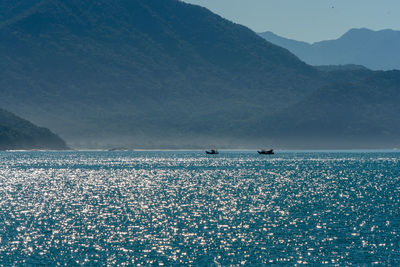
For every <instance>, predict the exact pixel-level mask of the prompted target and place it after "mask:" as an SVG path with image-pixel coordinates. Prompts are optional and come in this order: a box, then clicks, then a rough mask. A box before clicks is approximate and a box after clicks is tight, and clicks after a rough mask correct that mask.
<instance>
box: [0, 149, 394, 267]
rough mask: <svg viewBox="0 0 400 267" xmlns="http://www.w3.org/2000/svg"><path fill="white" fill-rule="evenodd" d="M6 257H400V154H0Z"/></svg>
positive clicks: (85, 260) (0, 219) (113, 261)
mask: <svg viewBox="0 0 400 267" xmlns="http://www.w3.org/2000/svg"><path fill="white" fill-rule="evenodd" d="M0 158H1V163H0V230H1V232H2V235H1V236H0V262H1V263H2V264H3V265H13V264H15V265H25V264H27V265H37V264H45V265H53V264H55V263H59V264H66V265H89V266H92V265H103V264H104V265H106V264H109V265H133V264H135V265H136V264H140V265H150V264H156V265H162V264H165V265H171V264H172V265H176V264H183V265H187V264H194V265H210V264H211V265H213V264H214V265H219V264H220V265H230V264H234V265H261V264H285V263H288V264H296V263H297V264H306V263H309V264H334V265H335V264H337V265H348V264H372V263H378V264H384V265H388V264H389V265H399V264H400V249H399V244H400V238H399V230H398V229H400V228H399V226H400V209H399V208H400V205H399V204H400V168H399V167H400V162H399V159H400V153H389V152H385V153H383V152H382V153H322V152H319V153H317V152H314V153H311V152H309V153H305V152H303V153H302V152H296V153H294V152H286V153H278V154H277V155H274V156H273V157H265V156H259V155H256V154H255V153H252V152H226V153H223V154H221V155H218V156H205V155H203V153H200V152H145V151H142V152H67V153H60V152H25V153H22V152H21V153H0Z"/></svg>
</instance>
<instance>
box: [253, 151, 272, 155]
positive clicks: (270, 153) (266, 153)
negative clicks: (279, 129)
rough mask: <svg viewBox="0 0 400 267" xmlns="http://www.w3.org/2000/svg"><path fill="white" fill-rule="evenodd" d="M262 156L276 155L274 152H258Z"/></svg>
mask: <svg viewBox="0 0 400 267" xmlns="http://www.w3.org/2000/svg"><path fill="white" fill-rule="evenodd" d="M257 152H258V154H260V155H274V154H275V153H274V151H257Z"/></svg>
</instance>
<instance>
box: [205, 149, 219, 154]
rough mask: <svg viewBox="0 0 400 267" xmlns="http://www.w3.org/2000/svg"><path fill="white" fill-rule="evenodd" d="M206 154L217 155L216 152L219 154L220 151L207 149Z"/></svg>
mask: <svg viewBox="0 0 400 267" xmlns="http://www.w3.org/2000/svg"><path fill="white" fill-rule="evenodd" d="M206 154H210V155H216V154H219V152H218V150H216V149H211V151H206Z"/></svg>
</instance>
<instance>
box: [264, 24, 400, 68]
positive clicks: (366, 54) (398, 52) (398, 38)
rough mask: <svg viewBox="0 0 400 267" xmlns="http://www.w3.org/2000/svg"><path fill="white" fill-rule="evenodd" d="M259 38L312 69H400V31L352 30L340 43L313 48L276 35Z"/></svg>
mask: <svg viewBox="0 0 400 267" xmlns="http://www.w3.org/2000/svg"><path fill="white" fill-rule="evenodd" d="M259 35H260V36H261V37H263V38H265V39H266V40H267V41H270V42H271V43H274V44H276V45H279V46H282V47H284V48H286V49H288V50H289V51H291V52H292V53H294V54H295V55H296V56H298V57H299V58H300V59H301V60H303V61H304V62H306V63H308V64H311V65H347V64H356V65H362V66H365V67H367V68H369V69H372V70H392V69H398V70H399V69H400V31H394V30H381V31H372V30H369V29H365V28H363V29H351V30H349V31H348V32H347V33H345V34H344V35H343V36H341V37H340V38H338V39H336V40H328V41H321V42H316V43H313V44H309V43H306V42H299V41H295V40H291V39H287V38H283V37H280V36H278V35H276V34H274V33H272V32H263V33H260V34H259Z"/></svg>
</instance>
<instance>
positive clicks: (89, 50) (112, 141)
mask: <svg viewBox="0 0 400 267" xmlns="http://www.w3.org/2000/svg"><path fill="white" fill-rule="evenodd" d="M0 59H1V60H0V105H1V106H3V107H4V108H6V109H8V110H10V111H13V112H15V113H17V114H24V116H26V118H27V119H29V120H30V121H32V122H34V123H37V124H39V125H44V126H46V127H49V128H51V129H54V130H55V131H56V132H57V133H60V134H61V136H62V137H63V138H64V139H66V140H68V143H69V144H71V145H73V146H76V147H78V146H81V147H204V146H211V147H214V146H218V147H222V146H228V147H233V146H234V147H245V146H247V147H248V146H260V145H262V146H264V145H265V144H277V145H279V146H285V145H286V144H290V143H292V144H302V145H303V147H312V146H313V145H314V143H313V142H314V141H313V138H309V136H308V135H307V134H306V133H305V134H304V135H299V137H296V136H295V135H296V132H298V131H299V128H298V127H303V126H307V127H309V128H307V133H310V132H311V133H313V136H318V137H319V138H321V139H324V140H325V141H328V142H325V143H329V142H330V140H332V138H331V137H332V133H330V132H329V131H321V127H324V125H325V123H327V122H329V121H330V120H331V119H333V118H334V117H333V118H330V117H325V116H322V115H321V114H325V115H326V116H328V115H329V116H331V115H332V112H333V111H334V109H332V112H331V111H329V112H328V111H324V110H322V109H323V108H324V107H326V108H329V106H328V105H325V104H323V103H322V102H321V103H319V102H318V101H322V100H323V99H322V97H320V96H324V94H325V92H327V93H329V95H331V94H332V95H334V96H337V98H330V97H327V98H326V99H324V101H329V100H332V101H340V100H341V99H340V97H339V95H340V94H343V93H345V94H344V95H343V97H347V95H351V96H354V97H355V98H356V99H355V100H357V101H355V102H353V103H348V102H346V103H348V105H344V104H340V103H334V104H335V105H339V104H340V108H341V112H343V113H344V114H347V113H348V112H359V111H360V112H361V110H363V109H358V105H361V106H363V107H368V106H369V105H370V103H371V102H374V101H376V98H375V96H374V95H373V94H372V95H371V93H372V92H374V91H376V93H377V94H380V95H383V96H386V95H391V96H393V95H394V96H396V97H394V98H388V101H390V99H393V101H395V100H397V95H396V93H395V91H396V89H398V88H400V82H399V79H398V77H399V73H398V72H392V73H379V72H372V71H369V70H353V71H340V70H334V71H329V72H326V71H319V70H318V69H316V68H314V67H312V66H309V65H307V64H305V63H303V62H302V61H300V60H299V59H298V58H296V57H295V56H294V55H293V54H291V53H290V52H289V51H287V50H286V49H283V48H280V47H278V46H276V45H273V44H271V43H268V42H266V41H265V40H264V39H262V38H261V37H259V36H257V35H256V34H255V33H254V32H252V31H250V30H249V29H247V28H245V27H243V26H241V25H237V24H234V23H232V22H229V21H227V20H224V19H222V18H221V17H219V16H217V15H215V14H213V13H211V12H210V11H208V10H207V9H204V8H201V7H197V6H193V5H188V4H185V3H183V2H180V1H176V0H163V1H160V0H132V1H125V0H118V1H113V2H110V1H106V0H99V1H78V0H70V1H39V0H29V1H28V0H24V1H2V2H0ZM364 89H365V90H364ZM390 103H391V102H390ZM385 104H386V103H385ZM391 105H392V106H394V102H393V103H391ZM361 106H360V107H361ZM394 111H395V110H392V109H390V110H389V109H384V110H381V111H380V112H379V114H377V115H376V116H378V117H382V119H383V118H384V120H386V121H391V120H392V121H393V122H395V121H396V120H397V114H398V113H392V112H394ZM373 112H374V111H373V110H370V113H373ZM352 114H353V113H352ZM333 115H334V114H333ZM378 117H376V119H374V120H373V121H371V124H368V121H366V122H365V123H364V124H362V126H363V127H364V128H363V129H361V130H360V129H358V128H357V131H350V130H348V128H346V127H345V128H340V127H341V125H337V127H336V126H335V125H334V124H335V122H336V121H335V120H333V121H332V125H334V126H333V127H335V128H337V131H338V132H339V133H340V134H339V135H338V136H339V137H340V138H341V139H346V137H347V136H348V135H351V136H353V135H364V134H365V133H367V132H369V130H370V128H371V127H373V128H374V129H375V128H376V127H377V126H376V125H375V124H374V125H373V123H381V122H382V121H383V120H380V119H379V118H378ZM357 118H358V117H357V116H352V115H351V114H350V115H349V116H345V118H344V119H346V120H347V122H346V125H347V124H350V125H353V124H357V123H358V121H353V119H357ZM365 118H366V119H368V118H369V117H367V116H366V117H365ZM294 122H299V124H296V123H294ZM300 122H304V123H300ZM311 122H312V123H311ZM357 125H358V124H357ZM311 126H312V127H311ZM357 127H358V126H357ZM360 127H361V126H360ZM378 128H379V127H378ZM350 129H352V128H350ZM379 129H382V131H378V130H377V131H374V136H372V137H371V138H373V139H372V140H374V141H376V140H378V141H379V140H380V137H381V136H387V135H386V131H387V130H389V131H390V135H391V136H399V135H400V133H399V132H398V131H397V129H396V128H390V129H388V127H383V128H379ZM285 133H292V135H288V134H285ZM335 136H336V134H335ZM359 140H361V139H359ZM393 140H395V139H391V141H393ZM385 142H386V141H385ZM393 142H394V141H393ZM393 142H392V143H391V144H390V145H394V144H395V143H393ZM340 143H341V140H336V141H335V143H333V142H332V144H330V145H332V146H335V145H340ZM361 143H362V144H366V145H369V144H370V143H371V142H370V141H362V142H361V141H360V144H361ZM378 143H379V142H377V144H378ZM316 145H317V144H316Z"/></svg>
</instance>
